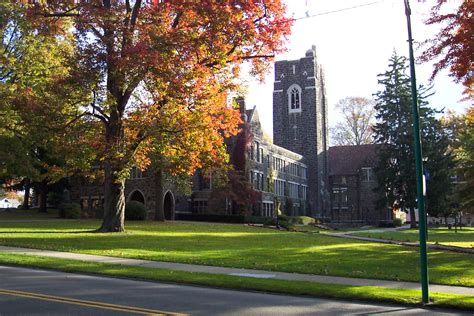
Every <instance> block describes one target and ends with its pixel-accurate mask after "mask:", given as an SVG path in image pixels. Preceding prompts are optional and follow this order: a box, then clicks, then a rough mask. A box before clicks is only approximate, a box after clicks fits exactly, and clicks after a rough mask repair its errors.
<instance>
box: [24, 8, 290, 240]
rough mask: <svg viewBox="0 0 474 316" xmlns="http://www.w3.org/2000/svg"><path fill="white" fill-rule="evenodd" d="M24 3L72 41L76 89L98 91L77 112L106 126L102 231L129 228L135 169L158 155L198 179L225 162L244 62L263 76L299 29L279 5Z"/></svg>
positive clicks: (35, 17) (45, 26)
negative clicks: (129, 190) (127, 203)
mask: <svg viewBox="0 0 474 316" xmlns="http://www.w3.org/2000/svg"><path fill="white" fill-rule="evenodd" d="M20 2H22V3H23V5H24V6H25V8H27V14H28V16H30V17H31V23H34V24H35V25H36V26H37V28H38V29H39V30H42V31H43V30H44V32H53V33H54V32H56V33H57V34H63V33H66V32H68V31H69V32H73V33H74V36H75V39H76V47H75V55H74V58H73V60H71V61H70V65H69V66H70V68H71V73H72V75H71V77H70V81H69V82H68V84H70V85H78V86H81V87H82V88H83V89H85V90H90V91H91V95H92V93H93V97H90V98H89V99H90V100H89V103H86V104H80V107H78V109H80V110H81V111H82V114H81V115H87V116H88V117H90V118H93V119H95V120H96V122H100V123H101V124H102V134H101V135H97V138H99V137H102V146H100V148H98V149H97V150H98V156H99V157H100V158H101V160H102V162H103V165H104V170H105V192H106V194H105V205H104V208H105V217H104V223H103V225H102V228H101V230H102V231H121V230H123V218H122V215H123V205H124V202H123V201H124V196H123V181H124V179H125V178H126V176H127V170H129V168H130V167H131V166H132V165H133V164H137V165H139V166H140V167H141V168H146V167H148V166H149V165H150V164H151V162H152V159H153V156H154V155H158V156H160V160H161V161H163V160H164V161H166V162H167V164H166V165H167V167H168V168H169V171H170V172H171V173H186V174H191V173H192V172H194V171H195V170H196V169H197V168H206V167H210V166H212V165H219V164H222V163H224V162H226V161H227V159H228V157H227V154H226V151H225V146H224V142H223V137H227V136H231V135H235V134H236V133H237V132H238V124H239V122H240V119H239V115H238V112H237V110H235V109H234V108H233V107H229V106H228V104H227V102H226V98H227V95H228V94H229V93H230V92H231V91H234V90H235V89H236V88H237V87H238V80H236V79H237V77H238V75H239V73H240V69H241V66H242V65H243V64H244V62H246V61H247V62H249V63H250V64H251V66H252V67H251V69H252V73H253V74H254V75H256V76H259V77H260V78H263V75H264V72H265V70H266V69H268V67H269V66H270V63H271V62H272V58H273V56H275V54H277V53H279V52H282V51H283V50H284V42H285V40H286V37H287V36H288V35H289V33H290V27H291V24H292V22H291V21H292V20H291V19H289V18H288V17H287V16H286V7H285V5H284V4H283V3H282V1H281V0H271V1H270V0H250V1H248V0H232V1H231V0H229V1H215V0H202V1H196V0H169V1H142V0H136V1H126V0H88V1H80V0H76V1H57V0H41V1H39V0H38V1H26V2H25V1H20ZM58 21H63V23H59V22H58ZM66 22H67V23H66Z"/></svg>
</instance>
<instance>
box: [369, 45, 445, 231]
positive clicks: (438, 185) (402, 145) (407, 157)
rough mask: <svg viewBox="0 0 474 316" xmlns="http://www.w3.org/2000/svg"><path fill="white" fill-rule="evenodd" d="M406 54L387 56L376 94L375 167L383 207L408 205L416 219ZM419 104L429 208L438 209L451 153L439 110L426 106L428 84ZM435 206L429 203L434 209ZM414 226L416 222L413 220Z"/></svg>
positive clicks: (410, 103)
mask: <svg viewBox="0 0 474 316" xmlns="http://www.w3.org/2000/svg"><path fill="white" fill-rule="evenodd" d="M407 68H408V66H407V59H406V58H405V57H402V56H398V55H397V54H396V53H394V54H393V55H392V57H391V58H390V60H389V69H388V70H387V71H386V72H385V73H383V74H380V75H379V80H378V82H379V84H380V85H381V86H382V89H381V90H380V91H378V92H377V93H376V94H375V103H376V105H375V110H376V111H377V113H376V116H375V117H376V119H377V124H376V125H375V127H374V135H375V137H374V140H375V142H376V143H379V144H382V146H380V147H379V162H378V166H377V168H376V174H377V178H378V179H379V182H380V184H381V186H380V188H379V189H380V190H382V191H383V192H384V194H383V196H384V198H383V199H382V200H381V201H379V202H380V204H379V206H380V207H382V206H387V205H388V206H389V207H393V208H398V209H402V210H409V211H410V215H411V218H412V219H414V218H415V208H416V196H417V192H416V179H415V162H414V161H415V158H414V146H413V118H412V99H411V86H410V77H409V76H408V75H407ZM418 91H419V95H418V106H419V114H420V129H421V137H422V152H423V160H424V161H425V169H424V170H425V174H426V176H427V197H428V205H429V209H428V211H429V212H430V211H431V212H432V213H433V214H436V213H438V212H439V211H440V209H442V208H443V207H447V204H448V203H447V197H448V194H449V192H450V190H451V182H450V174H449V171H450V170H451V167H452V166H453V157H452V155H451V154H450V153H449V152H448V138H447V133H446V131H445V130H444V129H443V128H442V125H441V124H440V122H439V121H438V120H437V119H436V118H435V114H437V113H438V112H437V111H435V110H434V109H432V108H430V107H429V106H428V102H427V101H426V98H427V97H428V96H429V94H428V93H429V89H426V88H424V87H420V88H419V90H418ZM430 206H431V208H430ZM411 224H412V227H414V226H416V221H415V220H412V221H411Z"/></svg>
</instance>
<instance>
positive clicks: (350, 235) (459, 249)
mask: <svg viewBox="0 0 474 316" xmlns="http://www.w3.org/2000/svg"><path fill="white" fill-rule="evenodd" d="M407 228H410V226H402V227H395V228H376V229H367V230H355V231H345V232H336V233H326V235H328V236H332V237H341V238H349V239H357V240H364V241H370V242H378V243H382V244H393V245H400V246H408V247H419V246H420V243H419V242H418V241H415V242H413V241H400V240H392V239H381V238H372V237H363V236H355V235H353V234H356V233H379V232H389V231H398V230H404V229H407ZM426 246H427V247H428V248H429V249H436V250H445V251H454V252H460V253H468V254H474V249H473V248H463V247H456V246H446V245H438V244H432V243H427V244H426Z"/></svg>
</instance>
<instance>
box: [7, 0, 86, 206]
mask: <svg viewBox="0 0 474 316" xmlns="http://www.w3.org/2000/svg"><path fill="white" fill-rule="evenodd" d="M71 40H72V38H71V37H69V36H68V34H67V33H64V34H53V33H50V32H49V31H48V30H44V29H41V28H39V27H37V26H36V25H35V24H33V23H30V21H29V19H28V16H27V14H26V13H25V11H24V7H23V6H22V5H17V4H15V3H13V2H6V3H5V2H3V3H1V4H0V60H1V61H2V62H1V63H0V113H1V114H2V115H0V117H1V118H0V160H1V163H0V167H1V169H0V177H1V178H3V179H6V178H11V179H17V182H18V183H19V184H23V189H24V190H25V195H26V196H25V199H24V203H25V204H24V206H25V207H26V208H27V207H28V201H29V196H28V194H29V192H30V190H29V189H30V187H34V188H35V190H36V191H37V192H38V193H39V201H40V210H41V211H45V210H46V200H47V193H48V186H49V184H50V183H54V182H56V181H58V180H59V179H60V178H62V177H63V176H65V175H67V174H68V173H70V172H72V169H68V168H66V166H72V165H73V164H72V163H71V162H72V161H74V162H75V164H74V165H75V166H76V168H77V166H78V165H79V164H78V162H79V161H80V160H81V159H82V158H83V157H85V155H83V154H84V153H92V152H91V151H88V150H87V149H86V148H85V147H84V146H78V145H80V144H81V143H83V141H82V140H83V139H84V138H87V137H88V136H89V137H91V136H92V134H93V132H92V129H90V128H89V130H85V129H84V124H82V123H84V120H83V119H74V118H75V117H76V115H75V111H76V110H75V109H74V108H73V107H70V106H69V105H68V104H67V103H65V102H64V100H65V99H66V98H68V99H70V100H71V99H73V98H75V100H76V101H78V99H79V98H78V97H79V96H81V93H82V92H83V91H82V90H81V88H80V87H75V86H73V85H71V84H68V82H67V80H66V79H67V78H68V76H69V75H70V73H69V72H70V69H69V68H68V60H70V59H71V57H72V45H71V44H72V42H71ZM79 100H80V99H79ZM81 139H82V140H81ZM73 141H74V142H75V144H74V145H72V143H73ZM89 157H90V156H89ZM83 162H84V161H83ZM82 165H83V166H84V164H82Z"/></svg>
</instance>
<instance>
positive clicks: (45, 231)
mask: <svg viewBox="0 0 474 316" xmlns="http://www.w3.org/2000/svg"><path fill="white" fill-rule="evenodd" d="M96 232H97V230H96V229H91V230H64V231H61V230H37V229H33V230H22V231H0V234H89V233H96Z"/></svg>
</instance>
